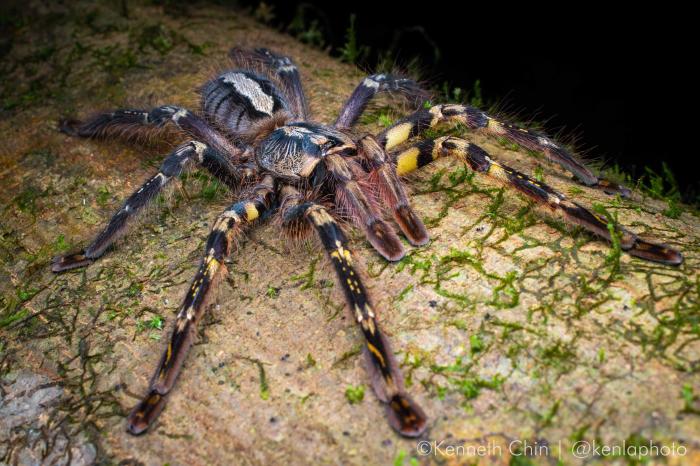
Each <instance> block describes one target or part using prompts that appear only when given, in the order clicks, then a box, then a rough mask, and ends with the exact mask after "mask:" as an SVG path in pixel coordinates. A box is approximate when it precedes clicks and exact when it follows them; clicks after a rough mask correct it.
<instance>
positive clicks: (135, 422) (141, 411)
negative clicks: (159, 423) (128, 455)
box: [126, 390, 166, 435]
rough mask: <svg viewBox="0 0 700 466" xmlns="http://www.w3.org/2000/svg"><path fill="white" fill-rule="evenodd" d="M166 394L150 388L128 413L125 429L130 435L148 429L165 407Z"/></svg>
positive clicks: (138, 433) (139, 433)
mask: <svg viewBox="0 0 700 466" xmlns="http://www.w3.org/2000/svg"><path fill="white" fill-rule="evenodd" d="M165 399H166V396H165V395H163V394H161V393H158V391H157V390H151V391H150V392H149V393H148V396H146V397H145V398H144V399H143V400H141V401H140V402H139V404H137V405H136V406H135V407H134V409H133V410H132V411H131V412H130V413H129V417H128V418H127V424H126V430H127V432H129V433H130V434H131V435H141V434H143V433H144V432H146V431H147V430H148V428H149V427H150V425H151V424H153V421H155V420H156V418H157V417H158V415H159V414H160V412H161V411H163V408H164V407H165Z"/></svg>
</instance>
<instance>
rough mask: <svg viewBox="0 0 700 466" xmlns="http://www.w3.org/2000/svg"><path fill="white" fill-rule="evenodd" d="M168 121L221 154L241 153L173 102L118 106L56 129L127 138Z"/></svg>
mask: <svg viewBox="0 0 700 466" xmlns="http://www.w3.org/2000/svg"><path fill="white" fill-rule="evenodd" d="M170 122H171V123H173V124H174V125H175V126H176V127H177V128H178V129H180V130H182V131H183V132H185V133H187V134H189V135H190V136H191V137H192V138H193V139H196V140H198V141H202V142H203V143H205V144H207V145H208V146H211V147H213V148H216V149H217V151H219V152H221V153H224V154H232V155H233V154H236V153H239V152H240V149H238V148H236V147H235V146H233V145H232V143H231V142H230V141H229V140H228V139H227V138H226V137H224V136H223V135H222V134H221V133H220V132H219V131H217V130H216V129H214V128H212V127H211V125H209V124H208V123H207V122H206V121H204V119H202V118H201V117H199V116H198V115H196V114H194V113H192V112H190V111H189V110H187V109H185V108H182V107H178V106H175V105H162V106H160V107H156V108H154V109H152V110H139V109H117V110H113V111H111V112H107V113H99V114H96V115H93V116H91V117H89V118H88V119H87V120H85V121H79V120H70V119H64V120H61V121H59V129H60V130H61V131H62V132H64V133H66V134H69V135H71V136H80V137H86V138H91V137H109V136H117V137H120V138H125V139H129V138H133V137H137V136H138V135H140V134H141V133H142V132H143V131H144V130H153V129H159V128H162V127H164V126H165V125H166V124H168V123H170Z"/></svg>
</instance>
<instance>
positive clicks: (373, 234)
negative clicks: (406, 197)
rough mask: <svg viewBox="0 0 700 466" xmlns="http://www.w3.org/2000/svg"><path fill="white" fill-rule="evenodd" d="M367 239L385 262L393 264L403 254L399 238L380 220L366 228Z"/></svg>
mask: <svg viewBox="0 0 700 466" xmlns="http://www.w3.org/2000/svg"><path fill="white" fill-rule="evenodd" d="M366 232H367V239H368V240H369V242H370V243H371V244H372V246H374V249H376V250H377V251H378V252H379V253H380V254H381V255H382V256H384V257H385V258H386V260H389V261H392V262H395V261H397V260H400V259H401V258H402V257H403V256H404V254H406V253H405V251H404V249H403V246H402V245H401V241H400V240H399V237H398V236H396V233H394V231H393V230H392V229H391V227H389V225H387V224H386V222H384V221H382V220H375V221H373V222H372V223H370V224H369V225H367V228H366Z"/></svg>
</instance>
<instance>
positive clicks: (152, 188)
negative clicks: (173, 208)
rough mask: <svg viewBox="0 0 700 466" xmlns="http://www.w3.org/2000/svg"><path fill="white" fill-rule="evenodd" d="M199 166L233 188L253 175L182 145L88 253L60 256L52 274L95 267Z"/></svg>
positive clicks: (197, 145) (203, 149)
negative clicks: (171, 187)
mask: <svg viewBox="0 0 700 466" xmlns="http://www.w3.org/2000/svg"><path fill="white" fill-rule="evenodd" d="M195 163H196V164H199V165H201V166H203V167H206V168H208V169H209V170H210V171H212V173H214V174H216V175H217V176H218V177H219V178H220V179H222V180H224V181H225V182H227V184H229V185H235V184H236V183H237V181H239V180H240V179H242V178H243V177H244V176H248V175H250V173H242V172H243V170H241V171H240V173H236V172H235V171H233V170H235V167H233V166H232V165H231V163H230V162H228V161H227V159H226V158H224V157H222V156H221V155H220V154H218V153H217V152H216V151H214V150H213V149H211V148H210V147H208V146H206V145H205V144H202V143H201V142H198V141H190V142H187V143H185V144H182V145H180V146H179V147H178V148H176V149H175V150H174V151H173V152H172V153H171V154H170V155H168V156H167V157H166V158H165V160H164V161H163V163H162V164H161V166H160V169H159V170H158V173H156V174H155V175H154V176H152V177H150V178H149V179H148V180H146V182H145V183H144V184H143V185H141V187H140V188H139V189H138V190H136V191H135V192H134V193H133V194H131V196H129V197H128V198H127V200H126V201H125V202H124V204H123V205H122V207H121V208H120V209H119V210H118V211H117V213H115V214H114V216H113V217H112V218H111V220H110V221H109V223H108V224H107V226H106V227H105V228H104V229H103V230H102V231H101V232H100V233H99V234H98V235H97V237H96V238H95V239H94V240H93V242H92V243H91V244H90V245H89V246H88V247H87V248H86V249H84V250H82V251H79V252H76V253H72V254H68V255H65V256H57V257H56V258H54V260H53V263H52V265H51V270H52V271H54V272H63V271H65V270H69V269H74V268H77V267H83V266H86V265H88V264H90V263H92V262H93V261H94V260H95V259H97V258H98V257H100V256H101V255H102V254H104V252H105V251H106V250H107V248H108V247H109V246H110V245H112V244H113V243H114V242H115V241H116V240H117V239H118V238H119V237H120V236H121V235H122V234H123V233H124V232H125V231H126V228H127V224H128V223H129V221H130V220H132V219H134V218H135V217H136V216H137V215H138V214H139V213H140V212H141V211H143V209H144V207H145V206H146V205H148V203H149V202H150V201H152V200H153V199H154V198H155V197H156V196H157V195H158V193H160V192H162V191H163V189H164V188H165V186H166V185H167V184H168V183H169V182H170V181H172V179H173V178H176V177H178V176H180V175H181V174H182V173H183V172H184V171H185V170H186V169H187V168H189V167H190V166H192V165H194V164H195ZM222 164H225V165H222ZM222 167H223V168H222Z"/></svg>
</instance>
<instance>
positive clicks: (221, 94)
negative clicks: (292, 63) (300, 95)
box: [201, 71, 289, 134]
mask: <svg viewBox="0 0 700 466" xmlns="http://www.w3.org/2000/svg"><path fill="white" fill-rule="evenodd" d="M201 94H202V110H203V112H204V114H205V115H206V116H207V117H208V118H209V119H210V120H211V121H213V122H214V123H215V124H216V125H217V126H219V127H220V128H222V129H224V130H226V131H228V132H230V133H231V134H236V133H238V134H240V133H243V132H246V131H248V130H249V129H250V128H251V125H252V124H253V123H255V122H256V121H258V120H261V119H263V118H270V117H272V116H273V115H274V114H275V113H277V112H279V111H288V110H289V103H288V102H287V99H286V98H285V97H284V95H283V94H282V93H281V92H280V91H279V90H278V89H277V88H276V87H275V85H274V84H273V82H272V81H270V80H269V79H267V78H264V77H262V76H260V75H258V74H255V73H252V72H250V71H227V72H226V73H224V74H222V75H220V76H219V77H217V78H216V79H213V80H211V81H209V82H208V83H206V84H205V85H204V86H202V89H201Z"/></svg>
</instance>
